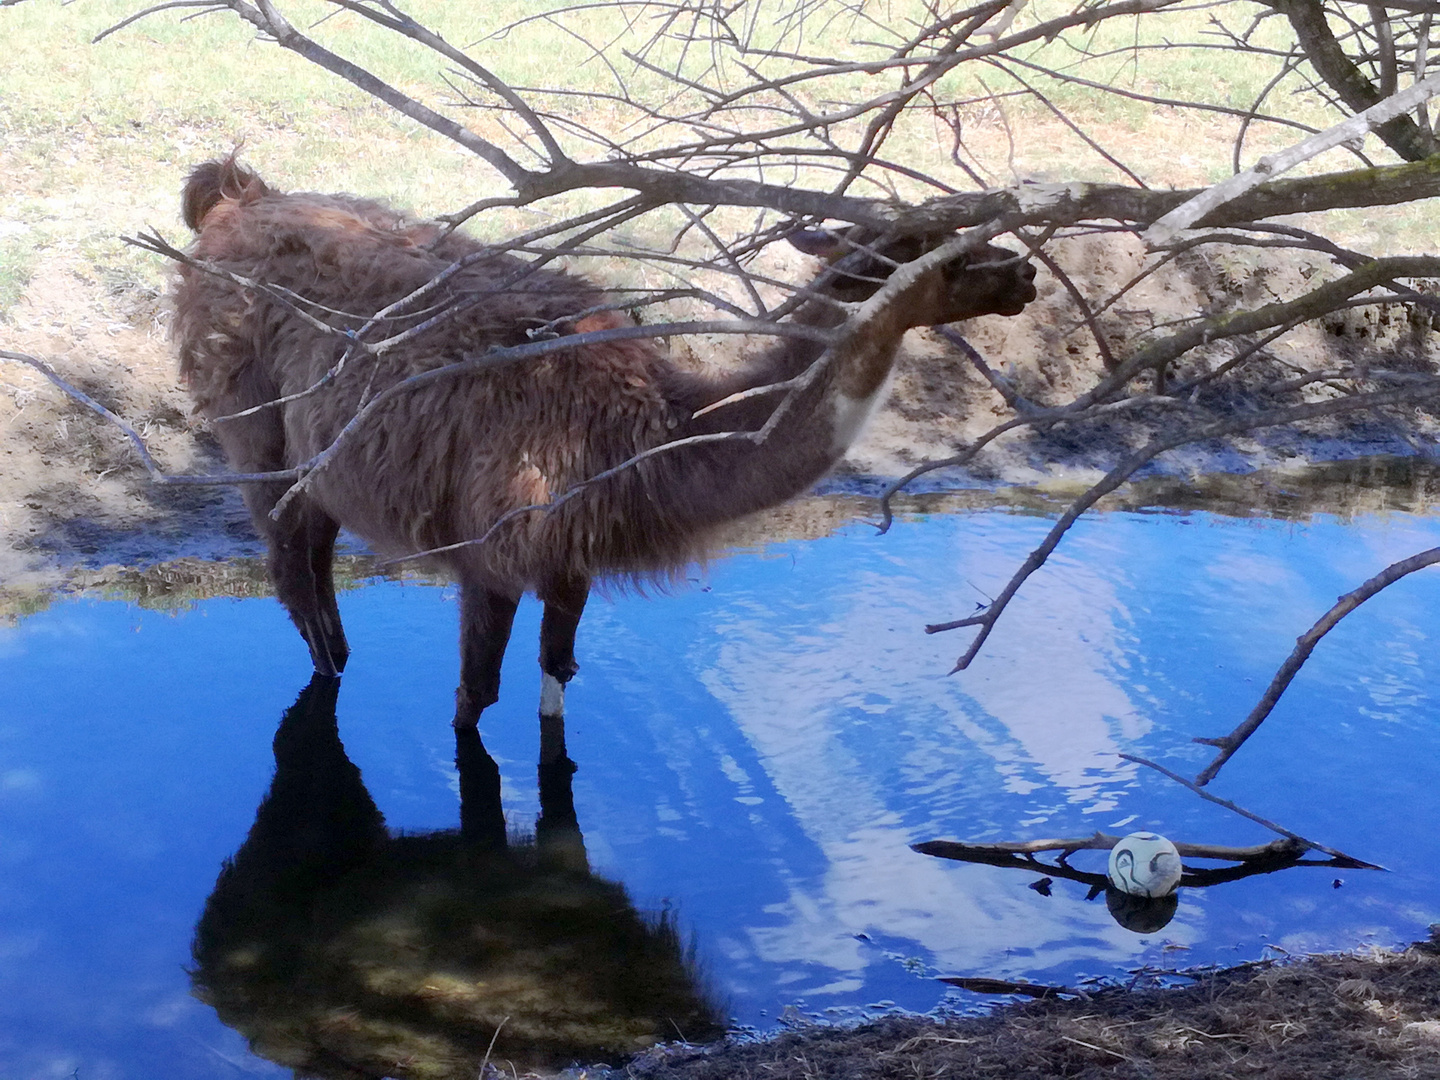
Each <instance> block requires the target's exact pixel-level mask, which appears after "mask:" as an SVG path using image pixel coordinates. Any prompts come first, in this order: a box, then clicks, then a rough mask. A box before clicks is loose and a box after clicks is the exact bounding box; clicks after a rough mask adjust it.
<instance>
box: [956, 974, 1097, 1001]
mask: <svg viewBox="0 0 1440 1080" xmlns="http://www.w3.org/2000/svg"><path fill="white" fill-rule="evenodd" d="M938 981H939V982H943V983H949V984H950V985H951V986H958V987H960V989H961V990H969V991H971V992H972V993H976V994H1024V995H1025V996H1026V997H1032V998H1057V997H1061V996H1065V997H1079V998H1083V997H1089V996H1090V995H1089V994H1087V993H1085V991H1083V990H1072V989H1071V988H1070V987H1068V986H1045V985H1043V984H1041V983H1022V982H1011V981H1010V980H1009V979H968V978H965V977H964V976H962V975H941V976H939V978H938Z"/></svg>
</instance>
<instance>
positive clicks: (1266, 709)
mask: <svg viewBox="0 0 1440 1080" xmlns="http://www.w3.org/2000/svg"><path fill="white" fill-rule="evenodd" d="M1437 562H1440V547H1433V548H1430V549H1428V550H1426V551H1422V552H1420V553H1419V554H1418V555H1411V556H1410V557H1409V558H1408V559H1401V560H1400V561H1398V562H1394V563H1391V564H1390V565H1389V566H1387V567H1386V568H1385V569H1384V570H1382V571H1380V573H1378V574H1376V575H1375V576H1374V577H1372V578H1370V579H1369V580H1368V581H1366V582H1365V583H1364V584H1363V585H1361V586H1360V587H1359V588H1357V589H1354V590H1352V591H1351V592H1348V593H1346V594H1345V595H1344V596H1342V597H1340V599H1339V600H1338V601H1336V603H1335V606H1334V607H1332V608H1331V609H1330V610H1329V611H1327V612H1326V613H1325V614H1324V615H1323V616H1321V617H1320V619H1319V620H1318V621H1317V622H1316V623H1315V625H1314V626H1312V627H1310V629H1309V630H1306V631H1305V633H1303V634H1301V635H1300V637H1299V638H1298V639H1297V640H1296V642H1295V648H1294V650H1293V651H1292V652H1291V653H1290V655H1289V656H1288V657H1287V658H1286V660H1285V662H1284V663H1283V664H1281V665H1280V670H1279V671H1277V672H1276V673H1275V677H1274V678H1273V679H1271V680H1270V685H1269V686H1268V687H1266V689H1265V693H1264V694H1262V695H1261V697H1260V701H1259V703H1258V704H1256V706H1255V708H1253V709H1251V710H1250V715H1249V716H1247V717H1246V718H1245V720H1244V721H1243V722H1242V723H1241V724H1240V725H1239V726H1238V727H1236V728H1235V730H1234V731H1232V732H1230V734H1228V735H1224V736H1221V737H1219V738H1197V739H1196V740H1195V741H1196V742H1198V743H1204V744H1205V745H1207V746H1216V747H1219V748H1220V752H1219V753H1218V754H1216V755H1215V758H1214V760H1213V761H1211V762H1210V764H1209V765H1206V766H1205V768H1204V769H1202V770H1201V772H1200V775H1199V776H1197V777H1196V778H1195V783H1196V784H1197V785H1200V786H1203V785H1205V784H1208V783H1209V782H1210V781H1211V780H1213V779H1215V776H1216V774H1217V773H1219V772H1220V769H1221V768H1222V767H1223V766H1224V765H1225V763H1226V762H1227V761H1229V760H1230V758H1231V757H1232V756H1233V755H1234V754H1235V752H1236V751H1237V750H1239V749H1240V747H1241V746H1243V745H1244V744H1245V740H1246V739H1248V738H1250V736H1251V735H1253V734H1255V731H1256V729H1258V728H1259V727H1260V725H1261V724H1262V723H1264V722H1265V718H1266V717H1267V716H1269V715H1270V712H1271V710H1273V709H1274V708H1275V706H1276V704H1277V703H1279V701H1280V697H1281V695H1282V694H1284V693H1285V690H1286V689H1287V688H1288V687H1289V685H1290V683H1291V681H1292V680H1293V679H1294V678H1295V676H1296V675H1297V674H1299V672H1300V669H1301V668H1302V667H1304V666H1305V661H1306V660H1308V659H1310V654H1311V653H1312V652H1314V651H1315V646H1316V645H1318V644H1319V643H1320V639H1321V638H1323V637H1324V636H1325V635H1326V634H1328V633H1329V632H1330V631H1331V630H1333V629H1334V628H1335V626H1336V625H1337V624H1338V623H1339V622H1340V620H1341V619H1343V618H1345V616H1346V615H1349V614H1350V613H1351V612H1352V611H1354V610H1355V609H1356V608H1358V607H1359V606H1360V605H1361V604H1363V603H1364V602H1365V601H1366V600H1369V599H1370V598H1371V597H1372V596H1374V595H1375V594H1376V593H1379V592H1381V591H1382V590H1384V589H1387V588H1389V587H1390V586H1391V585H1393V584H1395V582H1397V581H1399V580H1400V579H1401V578H1403V577H1405V576H1406V575H1408V574H1413V573H1414V572H1415V571H1416V570H1423V569H1424V568H1425V567H1427V566H1434V565H1435V564H1436V563H1437Z"/></svg>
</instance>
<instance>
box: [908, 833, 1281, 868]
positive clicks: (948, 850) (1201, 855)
mask: <svg viewBox="0 0 1440 1080" xmlns="http://www.w3.org/2000/svg"><path fill="white" fill-rule="evenodd" d="M1122 839H1123V837H1119V836H1111V835H1110V834H1109V833H1103V832H1097V833H1095V834H1093V835H1091V836H1081V837H1072V838H1069V839H1062V840H1019V841H1008V842H1000V843H993V844H968V843H962V842H961V841H958V840H927V841H926V842H925V843H923V844H913V845H911V846H912V848H913V849H914V850H915V851H919V852H921V853H923V854H925V855H938V856H939V857H940V858H942V859H968V858H970V857H971V856H973V855H976V854H996V855H1033V854H1035V853H1037V852H1041V851H1058V852H1061V854H1062V857H1064V856H1068V855H1070V854H1071V852H1075V851H1109V850H1110V849H1111V848H1113V847H1114V846H1115V845H1116V844H1118V843H1119V842H1120V841H1121V840H1122ZM1175 850H1176V851H1177V852H1179V853H1180V857H1181V858H1182V859H1185V858H1190V859H1225V860H1227V861H1229V862H1245V861H1247V860H1250V859H1273V858H1274V857H1275V856H1277V855H1300V854H1303V853H1304V851H1305V850H1306V847H1305V843H1304V841H1301V840H1295V839H1290V838H1288V837H1287V838H1286V839H1284V840H1272V841H1270V843H1268V844H1255V845H1252V846H1250V847H1229V846H1227V845H1224V844H1182V843H1176V844H1175Z"/></svg>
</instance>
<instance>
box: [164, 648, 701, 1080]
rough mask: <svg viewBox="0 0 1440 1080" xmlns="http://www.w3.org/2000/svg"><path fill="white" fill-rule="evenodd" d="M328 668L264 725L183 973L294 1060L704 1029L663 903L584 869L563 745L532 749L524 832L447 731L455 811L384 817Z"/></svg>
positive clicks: (410, 1069) (403, 1058)
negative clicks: (244, 815) (538, 764)
mask: <svg viewBox="0 0 1440 1080" xmlns="http://www.w3.org/2000/svg"><path fill="white" fill-rule="evenodd" d="M338 689H339V680H338V679H332V678H327V677H324V676H318V675H317V676H316V677H315V678H314V679H313V680H312V681H311V682H310V685H309V686H307V687H306V688H305V689H304V691H302V692H301V694H300V697H299V699H298V700H297V701H296V702H295V704H294V705H293V706H292V707H291V708H290V709H289V710H288V711H287V712H286V713H285V716H284V719H283V720H282V721H281V724H280V729H279V731H278V732H277V733H276V735H275V779H274V781H273V782H272V784H271V786H270V791H269V793H268V794H267V795H266V797H265V800H264V802H262V803H261V804H260V809H259V810H258V811H257V813H256V815H255V824H254V826H253V827H252V828H251V830H250V835H249V836H248V837H247V838H246V840H245V843H244V844H243V845H242V846H241V848H240V850H239V851H238V852H237V853H236V855H235V857H234V859H233V860H231V861H229V862H228V863H227V864H226V865H225V867H224V869H223V870H222V871H221V873H220V877H219V880H218V881H217V882H216V885H215V890H214V892H213V893H212V894H211V896H210V898H209V900H208V901H207V902H206V904H205V910H204V913H203V915H202V916H201V918H200V923H199V925H198V926H197V928H196V931H195V941H194V946H193V951H194V959H195V964H196V967H195V969H194V971H193V973H192V975H193V981H194V985H195V992H196V994H197V996H199V997H200V998H201V999H202V1000H204V1001H206V1002H207V1003H208V1004H210V1005H211V1006H213V1007H214V1009H215V1011H216V1012H217V1013H218V1014H219V1016H220V1018H221V1020H223V1021H224V1022H225V1023H227V1024H229V1025H230V1026H231V1027H233V1028H235V1029H236V1030H238V1031H240V1032H241V1033H242V1034H243V1035H245V1036H246V1038H247V1039H249V1041H250V1045H251V1048H252V1049H253V1050H254V1051H255V1052H256V1053H258V1054H260V1055H262V1056H263V1057H266V1058H269V1059H270V1060H272V1061H275V1062H277V1063H279V1064H281V1065H284V1066H287V1067H290V1068H293V1069H294V1070H296V1073H297V1075H303V1076H331V1077H363V1076H394V1077H403V1078H409V1077H426V1078H430V1077H433V1078H436V1080H449V1078H451V1077H454V1078H457V1080H458V1078H460V1077H465V1078H467V1080H473V1078H474V1077H475V1076H476V1075H477V1074H478V1073H479V1071H480V1066H481V1062H482V1061H483V1060H484V1058H485V1055H486V1052H487V1048H489V1046H490V1040H491V1038H492V1037H495V1035H496V1031H497V1029H499V1035H498V1038H496V1041H495V1045H494V1049H493V1051H492V1052H491V1060H492V1061H495V1062H497V1063H499V1062H505V1061H509V1062H511V1063H513V1064H514V1065H515V1066H517V1067H522V1068H523V1067H524V1066H538V1065H563V1064H567V1063H569V1062H572V1061H581V1062H587V1061H595V1060H603V1059H608V1060H612V1061H613V1060H615V1059H616V1058H618V1057H623V1056H625V1055H627V1054H629V1053H633V1052H635V1051H637V1050H640V1049H643V1048H644V1047H646V1046H649V1045H651V1044H653V1043H656V1042H660V1041H664V1040H669V1039H676V1038H680V1037H682V1036H683V1037H685V1038H689V1039H696V1040H698V1039H706V1038H712V1037H714V1036H715V1035H716V1034H718V1032H719V1030H720V1027H721V1024H720V1020H721V1012H720V1010H719V1009H718V1008H717V1006H716V1004H715V1003H714V1002H713V1001H712V1000H710V999H709V998H708V997H707V995H706V993H705V991H704V990H703V989H702V988H701V986H700V985H699V980H698V979H697V976H696V969H695V965H694V963H693V959H692V958H691V957H690V956H688V955H687V954H686V951H685V949H684V948H683V947H682V945H681V943H680V939H679V937H678V935H677V933H676V928H675V925H674V923H673V922H672V921H671V920H670V919H669V918H668V917H667V916H662V917H660V918H658V919H655V918H647V917H645V916H643V915H641V914H640V913H639V912H637V911H636V910H635V907H634V905H633V904H632V903H631V902H630V899H629V897H628V896H627V895H626V892H625V889H624V887H623V886H621V885H619V884H617V883H615V882H611V881H606V880H603V879H601V878H598V877H596V876H594V875H593V874H592V873H591V872H590V869H589V865H588V862H587V859H586V854H585V848H584V841H583V839H582V837H581V834H580V829H579V826H578V824H577V822H576V818H575V809H574V802H573V800H572V798H571V791H570V777H571V773H572V772H573V770H574V766H573V765H572V764H571V762H570V761H569V760H568V759H565V758H561V759H560V760H559V761H557V762H553V763H551V764H549V765H546V766H542V771H541V776H540V797H541V815H540V819H539V821H538V822H537V824H536V835H535V837H534V839H529V838H524V839H517V838H515V837H507V835H506V829H505V822H504V818H503V816H502V813H501V808H500V773H499V769H498V768H497V767H496V765H495V762H494V761H493V760H492V759H491V758H490V756H489V755H488V754H487V753H486V752H485V750H484V748H483V747H482V746H481V745H480V739H479V736H478V734H476V732H475V729H474V728H471V729H469V730H468V731H466V730H461V731H459V732H457V734H456V743H457V746H456V759H457V760H456V763H457V765H458V766H459V770H460V792H461V815H460V820H461V827H460V829H459V830H449V831H444V832H434V833H426V834H413V835H392V834H391V833H390V832H389V831H388V830H387V828H386V826H385V821H384V818H383V817H382V816H381V814H380V811H379V809H378V808H377V807H376V806H375V803H374V801H373V800H372V799H371V797H370V794H369V792H368V791H366V789H365V786H364V784H363V783H362V781H361V778H360V770H359V769H357V768H356V767H355V765H354V764H352V763H351V761H350V760H349V758H347V757H346V755H345V750H344V747H343V746H342V745H341V743H340V738H339V733H338V729H337V726H336V721H335V701H336V696H337V693H338Z"/></svg>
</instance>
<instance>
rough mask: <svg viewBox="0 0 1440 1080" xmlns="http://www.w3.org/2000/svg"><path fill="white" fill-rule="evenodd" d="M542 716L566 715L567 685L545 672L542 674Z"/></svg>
mask: <svg viewBox="0 0 1440 1080" xmlns="http://www.w3.org/2000/svg"><path fill="white" fill-rule="evenodd" d="M540 715H541V716H553V717H561V716H564V715H565V684H564V683H562V682H561V681H560V680H559V679H557V678H555V676H554V675H551V674H550V673H549V672H545V671H542V672H541V673H540Z"/></svg>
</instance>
